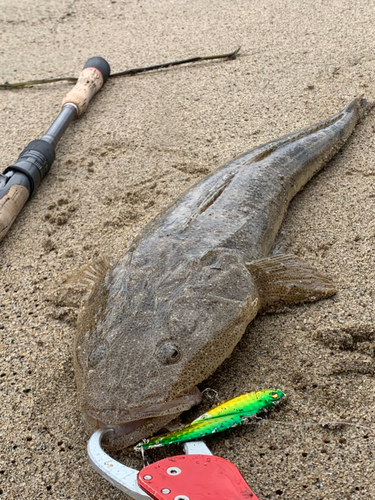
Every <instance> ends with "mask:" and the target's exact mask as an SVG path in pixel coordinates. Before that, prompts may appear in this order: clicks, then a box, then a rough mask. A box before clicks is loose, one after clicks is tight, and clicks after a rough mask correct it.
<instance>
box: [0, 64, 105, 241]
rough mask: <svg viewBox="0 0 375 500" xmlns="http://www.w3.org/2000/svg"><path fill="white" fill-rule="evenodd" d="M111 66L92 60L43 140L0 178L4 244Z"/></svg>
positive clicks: (0, 236) (29, 147) (32, 144)
mask: <svg viewBox="0 0 375 500" xmlns="http://www.w3.org/2000/svg"><path fill="white" fill-rule="evenodd" d="M110 72H111V69H110V66H109V64H108V62H107V61H106V60H105V59H103V58H102V57H91V58H90V59H89V60H88V61H87V62H86V64H85V65H84V67H83V70H82V72H81V74H80V75H79V77H78V80H77V83H76V85H75V86H74V87H73V89H72V90H71V91H70V92H68V94H67V95H66V96H65V98H64V99H63V103H62V109H61V111H60V114H59V115H58V117H57V118H56V120H55V121H54V122H53V123H52V125H51V126H50V128H49V129H48V130H47V132H46V133H45V134H44V135H43V137H42V138H41V139H36V140H34V141H31V142H30V143H29V144H28V145H27V146H26V148H25V149H24V150H23V151H22V153H21V154H20V156H19V157H18V160H17V161H16V163H13V165H10V166H9V167H7V168H6V169H5V170H4V172H3V173H2V174H0V241H1V240H2V239H3V238H4V236H5V235H6V234H7V232H8V231H9V229H10V227H11V225H12V224H13V222H14V220H15V218H16V217H17V215H18V214H19V213H20V211H21V210H22V207H23V206H24V204H25V203H26V201H27V200H28V199H29V198H30V196H31V195H32V194H33V193H34V192H35V191H36V190H37V188H38V187H39V185H40V183H41V182H42V179H43V178H44V177H45V176H46V174H47V173H48V171H49V169H50V168H51V165H52V163H53V162H54V160H55V148H56V146H57V143H58V142H59V140H60V139H61V137H62V136H63V134H64V132H65V130H66V129H67V128H68V127H69V125H70V123H71V122H72V121H73V120H74V119H75V118H78V117H79V116H81V115H82V113H84V112H85V111H86V109H87V106H88V105H89V102H90V100H91V98H92V97H93V96H94V95H95V94H96V93H97V92H98V91H99V90H100V89H101V88H102V87H103V85H104V84H105V82H106V81H107V79H108V77H109V75H110Z"/></svg>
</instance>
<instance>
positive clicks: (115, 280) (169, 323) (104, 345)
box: [74, 99, 362, 448]
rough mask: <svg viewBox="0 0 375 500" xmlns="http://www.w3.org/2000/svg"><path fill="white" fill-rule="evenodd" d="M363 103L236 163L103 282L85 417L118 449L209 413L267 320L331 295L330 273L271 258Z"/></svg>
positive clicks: (81, 379)
mask: <svg viewBox="0 0 375 500" xmlns="http://www.w3.org/2000/svg"><path fill="white" fill-rule="evenodd" d="M361 109H362V104H361V101H360V100H359V99H355V100H353V101H352V102H351V103H350V104H349V105H348V106H347V107H346V108H345V109H344V110H343V111H341V112H340V113H338V114H337V115H335V116H332V117H331V118H328V119H327V120H325V121H323V122H321V123H319V124H317V125H314V126H312V127H310V128H307V129H305V130H302V131H299V132H296V133H293V134H290V135H287V136H285V137H282V138H281V139H278V140H275V141H272V142H269V143H267V144H265V145H263V146H260V147H258V148H256V149H254V150H253V151H250V152H248V153H246V154H244V155H243V156H240V157H239V158H237V159H235V160H233V161H231V162H229V163H228V164H226V165H224V166H223V167H222V168H220V169H219V170H217V171H216V172H214V173H213V174H211V175H209V176H208V177H207V178H205V179H203V180H202V181H201V182H199V183H198V184H197V185H196V186H195V187H193V188H192V189H190V190H189V191H188V192H187V193H186V194H184V195H183V196H182V197H181V198H180V199H179V200H178V201H177V202H176V203H175V204H174V205H173V206H171V207H170V208H169V209H168V210H167V211H166V212H165V213H164V214H162V215H160V216H158V217H157V218H156V219H155V220H154V221H153V222H152V223H151V224H150V225H149V226H148V227H147V228H146V230H145V231H144V233H143V234H142V235H141V236H140V237H139V238H138V239H137V240H136V241H135V242H134V244H133V245H132V246H131V247H130V248H129V250H128V251H127V252H126V253H125V256H124V257H123V258H121V259H120V260H119V261H118V262H117V263H116V264H114V265H113V266H112V267H110V266H107V265H106V264H105V263H104V262H102V263H100V264H98V265H97V266H91V268H90V269H89V268H86V269H85V270H83V272H82V274H81V276H82V279H83V280H84V279H85V278H87V279H88V280H91V281H93V282H94V283H93V288H92V292H91V295H90V297H89V299H88V301H87V303H86V305H85V306H84V307H83V309H82V310H81V312H80V314H79V318H78V331H77V335H76V339H75V346H74V365H75V375H76V380H77V386H78V394H79V400H80V406H81V409H82V411H83V414H84V416H85V419H86V420H87V421H88V422H89V423H90V424H91V425H92V426H93V427H94V428H99V427H110V428H113V429H114V433H113V436H112V437H111V438H110V440H109V441H108V443H107V444H108V445H109V447H112V448H121V447H126V446H129V445H131V444H135V443H137V442H139V441H140V440H141V439H142V438H145V437H149V436H151V435H152V434H153V433H154V432H156V431H158V430H159V429H161V428H162V427H163V426H165V425H166V424H167V423H168V422H170V421H171V420H173V419H174V418H175V417H176V416H178V415H179V414H180V413H181V412H182V411H184V410H187V409H189V408H190V407H191V406H192V405H194V404H197V403H199V401H200V399H201V395H200V392H199V391H198V389H197V388H196V385H197V384H199V383H200V382H202V381H203V380H205V379H206V378H207V377H209V376H210V375H211V374H212V373H213V372H214V371H215V370H216V368H217V367H218V366H219V365H220V364H221V363H222V362H223V361H224V360H225V359H226V358H227V357H228V356H229V355H230V354H231V352H232V351H233V349H234V347H235V346H236V344H237V343H238V342H239V340H240V339H241V337H242V335H243V333H244V332H245V329H246V327H247V325H248V324H249V323H250V322H251V321H252V320H253V318H254V317H255V316H256V314H257V313H258V311H259V310H261V309H264V308H266V307H267V306H269V305H272V304H276V303H279V302H286V303H295V302H299V301H308V300H317V299H320V298H324V297H328V296H331V295H332V294H334V293H335V288H334V286H333V284H332V283H331V282H330V280H329V279H328V278H327V277H326V276H325V275H323V274H322V273H320V272H318V271H316V270H314V269H313V268H312V267H311V266H310V265H309V264H306V263H304V262H303V261H301V260H300V259H298V258H297V257H295V256H293V255H271V249H272V246H273V244H274V241H275V239H276V236H277V233H278V231H279V229H280V226H281V223H282V220H283V217H284V215H285V213H286V210H287V207H288V204H289V202H290V201H291V199H292V198H293V197H294V195H295V194H296V193H297V192H298V191H299V190H300V189H301V188H302V187H303V186H304V185H305V184H306V183H307V182H308V180H309V179H310V178H311V177H312V176H313V175H314V174H316V173H317V172H318V171H319V170H320V169H321V168H322V167H323V166H324V165H325V164H326V163H327V162H328V161H329V160H330V159H331V158H332V156H333V155H334V154H335V153H336V152H337V151H338V150H339V149H340V148H341V146H342V145H343V144H344V142H345V141H346V140H347V138H348V137H349V136H350V134H351V132H352V130H353V129H354V127H355V125H356V123H357V121H358V119H359V117H360V115H361Z"/></svg>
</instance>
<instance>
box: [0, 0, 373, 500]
mask: <svg viewBox="0 0 375 500" xmlns="http://www.w3.org/2000/svg"><path fill="white" fill-rule="evenodd" d="M374 12H375V11H374V4H373V2H369V1H366V0H351V1H346V0H331V1H326V0H320V1H312V0H308V1H306V2H299V1H292V0H283V1H282V0H276V1H273V2H269V1H266V0H259V1H257V2H255V1H251V2H250V1H249V0H231V1H224V0H223V1H221V2H219V1H216V2H215V1H214V2H208V1H205V0H192V1H191V2H183V1H181V0H173V1H167V0H160V1H159V0H158V1H151V0H148V1H142V0H129V1H120V0H117V1H115V0H112V1H108V2H100V1H98V0H89V1H86V2H82V1H65V0H63V1H60V2H57V1H56V0H45V1H44V2H41V3H37V4H36V3H35V2H32V1H31V0H18V1H17V2H16V4H11V3H10V2H7V1H6V0H1V2H0V81H1V82H4V81H11V82H12V81H22V80H29V79H36V78H48V77H57V76H66V75H69V76H70V75H71V76H77V75H78V74H79V72H80V71H81V68H82V67H83V64H84V63H85V61H86V60H87V59H88V58H89V57H91V56H93V55H101V56H102V57H104V58H106V59H107V60H108V61H109V63H110V65H111V68H112V71H113V72H117V71H121V70H124V69H128V68H133V67H139V66H148V65H152V64H157V63H162V62H166V61H170V60H176V59H184V58H187V57H194V56H196V55H207V54H215V53H220V52H227V51H231V50H234V49H235V48H237V47H238V46H241V55H240V57H238V58H237V59H236V60H235V61H226V62H206V63H201V64H197V65H194V66H187V67H179V68H171V69H168V70H163V71H159V72H156V73H153V74H143V75H139V76H135V77H131V78H119V79H113V80H109V81H108V82H107V84H106V85H105V87H104V88H103V89H102V90H101V91H100V93H99V94H98V95H97V96H96V97H95V99H94V100H93V101H92V103H91V104H90V106H89V109H88V111H87V112H86V114H85V115H84V116H83V117H82V118H80V119H79V120H77V121H76V122H74V123H73V124H72V125H71V127H70V128H69V129H68V131H67V132H66V133H65V135H64V137H63V139H62V140H61V142H60V144H59V146H58V148H57V156H56V161H55V163H54V164H53V166H52V169H51V171H50V173H49V174H48V176H47V177H46V178H45V180H44V181H43V184H42V185H41V187H40V188H39V190H38V191H37V193H36V194H35V196H34V197H33V198H32V200H30V201H29V202H28V204H27V206H25V208H24V210H23V212H22V213H21V215H20V216H19V217H18V219H17V221H16V223H15V224H14V225H13V227H12V228H11V230H10V231H9V233H8V235H7V237H6V238H5V239H4V240H3V241H2V242H1V243H0V266H1V268H0V269H1V271H0V272H1V286H0V336H1V340H0V345H1V356H2V357H1V366H0V379H1V395H2V404H1V431H0V434H1V436H0V442H1V445H0V481H1V486H0V488H1V489H0V498H7V499H8V498H9V499H12V498H14V499H16V498H17V499H26V498H32V499H34V498H35V499H36V498H38V499H39V498H40V499H47V498H58V499H98V500H99V499H107V498H111V499H120V498H124V495H123V494H122V493H121V492H119V491H118V490H116V489H115V488H113V487H111V486H110V485H109V483H107V482H106V481H105V480H103V479H102V478H101V477H100V476H99V475H98V474H96V473H95V472H94V471H93V470H92V469H91V467H90V465H89V463H88V460H87V455H86V444H87V439H88V437H89V434H88V433H87V431H86V429H85V427H84V426H83V424H82V422H81V418H80V412H79V410H78V407H77V399H76V389H75V382H74V374H73V370H72V346H73V338H74V334H75V319H76V316H77V308H78V306H79V303H80V299H81V296H80V295H79V294H78V293H77V294H71V293H66V292H65V291H64V290H63V289H61V288H60V285H61V283H62V281H63V280H64V278H65V277H66V276H67V275H68V274H69V273H70V272H72V271H74V270H75V269H76V268H78V267H79V266H80V265H82V264H85V263H87V262H91V261H95V259H97V258H98V257H99V256H100V255H107V256H108V257H109V258H110V260H111V262H115V261H116V259H117V258H118V257H120V256H121V255H122V254H123V253H124V252H125V250H126V248H127V247H128V246H129V244H130V242H131V241H132V239H133V238H134V237H135V236H136V235H137V234H138V233H139V232H140V231H141V230H142V229H143V228H144V227H145V225H146V224H147V223H148V222H149V221H151V220H152V219H153V218H154V217H155V216H156V215H157V214H159V213H160V212H162V211H163V210H164V209H165V207H166V206H168V205H169V204H170V202H171V201H172V200H174V199H177V197H178V196H179V194H180V193H182V192H183V191H185V190H186V189H187V188H189V187H190V186H192V185H193V184H195V183H196V182H197V181H198V180H199V179H201V178H203V177H204V176H205V175H207V174H208V173H210V172H212V171H214V170H215V169H216V168H217V167H219V166H220V165H222V164H223V163H224V162H226V161H228V160H230V159H232V158H234V157H235V156H237V155H239V154H241V153H243V152H245V151H248V150H250V149H252V148H254V147H256V146H258V145H260V144H262V143H264V142H267V141H269V140H272V139H275V138H278V137H280V136H282V135H284V134H286V133H288V132H291V131H294V130H297V129H300V128H302V127H304V126H308V125H311V124H313V123H316V122H318V121H319V120H321V119H324V118H326V117H328V116H330V115H333V114H334V113H336V112H337V111H339V110H340V109H341V108H343V107H344V106H345V105H346V104H347V103H348V102H349V101H350V100H351V99H352V98H353V97H355V96H358V95H361V94H363V95H364V96H365V97H366V98H367V99H368V100H369V101H371V102H373V101H375V90H374V76H375V55H374V54H375V41H374V40H375V37H374V34H375V30H374V21H375V13H374ZM70 88H71V86H70V85H69V84H67V83H57V84H52V85H48V86H34V87H29V88H26V89H23V90H12V91H0V120H1V121H0V122H1V128H0V144H1V153H2V154H1V165H2V166H1V171H2V170H3V169H4V168H5V167H6V166H8V165H10V164H11V163H13V162H14V161H15V160H16V158H17V157H18V154H19V153H20V151H21V150H22V149H23V147H24V146H25V145H26V144H27V143H28V142H29V141H30V140H32V139H34V138H38V137H40V136H41V135H42V134H43V133H44V132H45V131H46V129H47V128H48V126H49V125H50V123H51V122H52V121H53V119H54V118H55V117H56V116H57V114H58V112H59V107H60V103H61V101H62V98H63V97H64V95H65V94H66V93H67V92H68V91H69V90H70ZM374 130H375V111H371V112H370V113H369V114H368V115H367V116H366V118H365V119H364V120H363V121H362V122H361V123H360V124H359V125H358V126H357V128H356V129H355V131H354V133H353V135H352V137H351V138H350V139H349V141H348V143H347V144H346V145H345V147H344V148H343V149H342V151H341V152H340V153H339V154H338V155H337V156H336V157H335V159H334V160H333V161H331V162H330V164H329V165H328V166H327V168H326V169H325V170H324V171H323V172H321V173H320V174H319V175H318V176H317V177H316V178H314V179H313V180H312V181H311V182H310V183H309V184H308V186H307V187H306V188H305V189H304V190H303V192H301V193H300V194H298V195H297V197H296V198H295V200H294V201H293V202H292V204H291V206H290V209H289V212H288V215H287V217H286V220H285V223H284V225H283V229H282V234H281V238H280V245H281V246H282V248H283V249H284V251H288V252H291V253H295V254H296V255H298V256H300V257H302V258H304V259H306V260H308V261H309V262H310V263H312V264H314V265H315V266H316V267H317V268H319V269H320V270H322V271H326V272H327V273H328V274H329V275H330V276H331V277H332V279H333V280H334V282H335V283H336V284H337V289H338V293H337V295H336V296H335V297H333V298H331V299H328V300H326V301H321V302H317V303H314V304H305V305H299V306H293V307H285V308H280V309H279V310H277V311H276V312H274V313H272V314H270V313H268V314H263V315H261V316H259V317H257V318H256V320H255V321H254V322H253V324H252V325H251V326H250V327H249V328H248V330H247V332H246V334H245V336H244V337H243V339H242V341H241V342H240V344H239V345H238V346H237V348H236V349H235V351H234V352H233V354H232V356H231V357H230V359H228V360H227V361H226V362H225V363H224V364H223V365H222V366H221V367H220V368H219V369H218V371H217V372H216V373H215V374H214V375H213V376H212V377H211V378H210V379H209V380H208V381H207V382H206V383H205V384H202V385H201V388H204V387H211V388H213V389H215V390H216V391H218V393H219V396H220V398H221V399H222V400H224V399H227V398H230V397H233V396H235V395H237V394H241V393H243V392H247V391H252V390H257V389H262V388H269V387H278V388H280V389H282V390H283V391H284V392H285V393H286V394H287V396H288V397H287V399H286V400H285V402H283V403H282V404H280V405H279V406H278V407H277V408H276V409H275V410H274V411H273V412H272V413H271V414H270V415H269V417H270V418H271V420H272V421H271V422H270V423H267V424H264V423H259V424H256V425H250V426H243V427H240V428H237V429H233V430H231V431H228V432H227V433H225V434H222V435H218V436H213V437H212V438H210V439H207V444H208V445H209V446H210V448H211V450H212V451H213V453H215V454H216V455H220V456H223V457H225V458H227V459H229V460H231V461H233V462H234V463H235V464H236V465H237V466H238V467H239V469H240V470H241V472H242V473H243V475H244V477H245V478H246V480H247V481H248V482H249V484H250V486H251V487H252V489H253V490H254V492H255V493H256V494H257V495H258V496H259V498H260V499H266V498H267V499H279V498H280V499H282V498H284V499H304V500H318V499H319V500H320V499H327V500H339V499H340V500H346V499H355V500H356V499H375V488H374V479H375V474H374V452H373V450H374V431H375V425H374V420H375V382H374V374H375V360H374V350H375V333H374V314H373V297H374V294H375V271H374V255H375V252H374V250H375V248H374V245H375V220H374V210H375V192H374V189H373V180H374V175H375V140H374ZM210 405H211V402H210V401H209V400H208V399H204V401H203V403H202V405H201V406H200V408H198V409H194V410H192V411H191V412H189V414H187V415H184V416H183V417H182V420H183V421H184V422H187V421H190V420H191V419H192V418H193V417H196V416H197V415H198V414H200V413H203V411H204V410H205V409H207V408H209V407H210ZM167 452H168V453H171V454H176V453H180V452H181V449H180V448H178V447H173V448H171V449H170V450H167ZM164 453H165V452H164V451H160V450H159V451H156V452H154V453H152V454H151V453H150V458H152V459H154V460H156V459H158V458H160V457H161V456H164ZM113 456H114V457H115V458H117V459H118V460H122V461H123V462H124V463H126V464H127V465H131V466H134V467H137V468H139V467H141V461H140V459H139V457H138V455H137V454H135V453H134V452H132V451H130V452H128V451H124V452H116V453H115V454H113Z"/></svg>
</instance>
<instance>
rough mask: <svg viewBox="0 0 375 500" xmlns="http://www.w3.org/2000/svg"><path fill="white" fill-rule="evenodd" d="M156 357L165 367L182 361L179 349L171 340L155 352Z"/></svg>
mask: <svg viewBox="0 0 375 500" xmlns="http://www.w3.org/2000/svg"><path fill="white" fill-rule="evenodd" d="M155 356H156V359H157V360H158V361H160V363H162V364H163V365H173V364H174V363H177V361H179V360H180V359H181V352H180V350H179V348H178V347H177V346H176V345H175V344H174V343H173V342H171V341H170V340H168V341H167V342H163V343H162V344H160V345H158V347H157V348H156V350H155Z"/></svg>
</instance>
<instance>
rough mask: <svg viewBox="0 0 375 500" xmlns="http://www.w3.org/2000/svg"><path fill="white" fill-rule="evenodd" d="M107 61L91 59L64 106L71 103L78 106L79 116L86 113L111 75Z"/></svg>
mask: <svg viewBox="0 0 375 500" xmlns="http://www.w3.org/2000/svg"><path fill="white" fill-rule="evenodd" d="M110 71H111V69H110V67H109V64H108V63H107V61H106V60H105V59H103V58H101V57H92V58H91V59H89V60H88V61H87V62H86V64H85V66H84V68H83V71H82V73H81V74H80V75H79V78H78V81H77V83H76V85H75V86H74V88H73V89H72V90H71V91H70V92H69V93H68V94H67V95H66V96H65V98H64V99H63V102H62V105H63V106H64V105H65V104H68V103H71V104H74V105H75V106H77V109H78V116H80V115H81V114H82V113H84V112H85V111H86V109H87V106H88V105H89V102H90V100H91V98H92V97H93V96H94V95H95V94H96V93H97V92H98V91H99V90H100V89H101V88H102V86H103V85H104V83H105V82H106V81H107V79H108V77H109V75H110Z"/></svg>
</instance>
